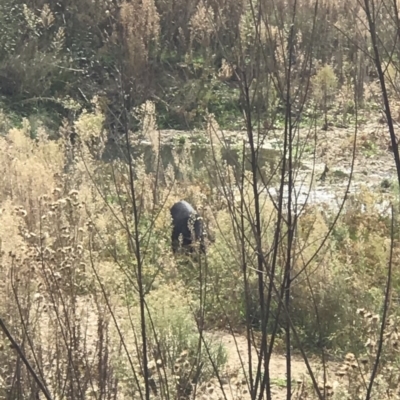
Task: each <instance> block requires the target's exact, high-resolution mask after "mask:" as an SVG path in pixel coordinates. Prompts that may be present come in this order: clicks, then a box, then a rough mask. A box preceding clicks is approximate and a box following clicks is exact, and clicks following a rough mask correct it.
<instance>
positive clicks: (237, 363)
mask: <svg viewBox="0 0 400 400" xmlns="http://www.w3.org/2000/svg"><path fill="white" fill-rule="evenodd" d="M207 336H208V337H210V338H213V339H214V340H216V341H217V342H219V343H221V344H222V345H223V346H224V347H225V349H226V351H227V356H228V361H227V366H228V369H229V372H228V373H229V374H230V373H232V375H234V372H235V371H242V367H241V366H242V365H244V366H245V368H246V373H247V369H248V363H249V361H248V351H247V339H246V337H245V336H243V335H237V334H235V337H233V336H232V334H231V333H228V332H222V331H215V332H208V333H207ZM252 363H253V365H254V367H253V370H255V369H256V363H257V352H256V349H255V348H254V347H253V349H252ZM310 364H311V367H312V370H313V373H314V374H315V375H316V378H317V381H318V382H322V381H323V372H322V364H321V362H320V361H319V360H317V359H316V358H315V357H313V358H311V359H310ZM338 367H339V365H338V364H337V363H335V362H332V361H328V362H327V376H328V381H329V382H330V383H332V382H331V380H333V379H334V377H335V375H334V371H335V370H336V369H337V368H338ZM270 376H271V382H272V385H271V391H272V395H273V400H283V399H286V357H285V355H282V354H272V356H271V361H270ZM238 377H239V379H241V377H243V374H242V373H241V372H239V374H238ZM303 378H305V379H306V380H309V379H310V378H309V375H308V373H307V367H306V364H305V363H304V360H303V358H302V357H301V356H300V355H292V382H293V381H294V382H293V387H292V390H293V391H294V392H295V393H294V395H293V397H292V398H293V399H296V398H297V397H296V389H297V388H298V384H297V381H300V380H303ZM223 387H224V391H225V394H226V396H227V399H228V400H236V399H237V398H238V397H241V398H242V399H249V398H250V396H249V395H248V394H243V393H240V396H239V393H238V392H237V390H236V389H235V388H234V385H233V384H232V380H231V383H229V382H226V383H225V385H224V386H223ZM221 394H222V392H221V393H220V395H221Z"/></svg>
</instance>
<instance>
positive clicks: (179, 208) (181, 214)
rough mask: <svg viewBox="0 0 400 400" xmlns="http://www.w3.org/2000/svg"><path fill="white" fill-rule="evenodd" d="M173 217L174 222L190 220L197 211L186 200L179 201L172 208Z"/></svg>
mask: <svg viewBox="0 0 400 400" xmlns="http://www.w3.org/2000/svg"><path fill="white" fill-rule="evenodd" d="M170 211H171V216H172V218H173V220H174V221H175V220H182V219H186V218H189V217H190V215H191V214H193V213H194V214H196V211H195V209H194V208H193V207H192V205H191V204H190V203H188V202H187V201H185V200H181V201H178V202H177V203H175V204H174V205H173V206H172V207H171V210H170Z"/></svg>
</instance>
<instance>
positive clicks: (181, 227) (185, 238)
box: [170, 200, 205, 254]
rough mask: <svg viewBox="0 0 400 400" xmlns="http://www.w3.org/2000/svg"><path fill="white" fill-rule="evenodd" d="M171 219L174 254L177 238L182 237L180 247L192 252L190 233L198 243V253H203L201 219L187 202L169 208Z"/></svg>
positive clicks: (179, 202)
mask: <svg viewBox="0 0 400 400" xmlns="http://www.w3.org/2000/svg"><path fill="white" fill-rule="evenodd" d="M170 211H171V217H172V225H173V228H172V236H171V242H172V251H173V252H174V254H175V253H176V252H177V250H178V248H179V236H180V235H182V247H183V249H184V250H188V251H189V252H190V253H192V252H193V248H194V246H193V245H192V244H193V243H192V238H193V236H192V232H193V233H194V239H195V241H196V242H200V251H201V252H202V253H205V245H204V226H203V219H202V218H201V217H200V216H199V215H198V214H197V212H196V210H195V209H194V208H193V207H192V206H191V204H189V203H188V202H187V201H184V200H182V201H178V202H177V203H175V204H174V205H173V206H172V207H171V210H170Z"/></svg>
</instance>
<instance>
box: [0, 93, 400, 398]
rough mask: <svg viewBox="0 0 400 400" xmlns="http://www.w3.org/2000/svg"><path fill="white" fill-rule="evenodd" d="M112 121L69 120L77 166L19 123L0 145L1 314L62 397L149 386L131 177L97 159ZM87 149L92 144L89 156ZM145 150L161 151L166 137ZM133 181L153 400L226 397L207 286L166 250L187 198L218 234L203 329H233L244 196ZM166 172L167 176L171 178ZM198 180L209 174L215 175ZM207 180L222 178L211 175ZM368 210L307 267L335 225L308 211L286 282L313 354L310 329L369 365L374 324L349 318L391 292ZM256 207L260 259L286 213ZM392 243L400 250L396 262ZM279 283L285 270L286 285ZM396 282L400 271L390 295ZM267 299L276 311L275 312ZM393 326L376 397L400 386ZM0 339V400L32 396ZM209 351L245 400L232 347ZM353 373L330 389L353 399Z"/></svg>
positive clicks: (60, 148) (255, 311)
mask: <svg viewBox="0 0 400 400" xmlns="http://www.w3.org/2000/svg"><path fill="white" fill-rule="evenodd" d="M95 102H96V100H95ZM95 104H96V103H95ZM103 121H104V119H103V116H102V112H101V110H100V108H96V109H95V111H94V112H93V113H84V114H82V116H81V117H80V119H79V120H77V121H76V122H75V129H77V130H78V131H79V132H80V133H81V141H80V143H78V145H77V147H76V149H75V154H74V157H73V158H71V152H70V150H71V147H70V144H69V142H68V141H67V140H66V139H65V138H66V137H68V135H65V134H64V135H62V137H61V138H60V139H59V140H57V141H54V140H49V139H48V137H47V135H46V130H45V129H44V128H43V129H41V130H40V131H39V135H38V137H37V139H36V140H32V139H30V138H29V136H28V132H29V125H28V123H27V122H25V125H24V128H22V129H15V128H13V129H11V130H10V131H9V132H8V135H7V136H6V137H1V138H0V165H1V168H2V173H1V178H0V179H1V184H0V187H1V189H0V201H1V204H2V208H1V214H0V237H1V264H0V282H2V283H1V286H0V297H1V298H3V299H5V301H3V302H1V304H0V315H1V317H2V318H3V319H4V320H5V322H6V324H7V325H8V326H9V328H10V329H11V331H12V334H13V335H14V336H15V338H16V339H17V341H18V343H20V345H21V347H22V349H23V351H24V352H25V354H26V355H27V357H28V359H29V361H30V362H31V364H32V365H33V367H34V369H35V370H36V371H37V373H38V375H39V376H40V377H41V378H42V379H43V380H44V381H45V383H46V385H47V386H48V388H49V390H50V391H51V393H52V394H53V395H54V397H55V398H58V397H62V396H66V397H71V398H72V397H78V398H83V397H85V396H96V397H98V396H100V394H101V395H102V396H103V397H105V398H110V399H111V398H115V396H116V397H117V398H124V397H129V398H132V397H137V396H139V394H140V391H141V390H143V376H142V374H141V364H140V363H141V351H142V348H141V341H142V339H141V330H140V329H141V327H140V318H139V303H138V295H137V275H136V273H137V263H136V261H135V257H134V255H133V252H132V248H133V246H134V244H133V243H132V236H131V235H130V234H128V230H129V232H133V221H132V218H131V217H130V216H131V215H132V200H131V198H130V196H131V193H130V190H129V175H128V168H127V166H126V164H124V162H122V161H114V162H111V163H104V162H102V161H100V156H101V154H102V152H103V151H104V140H103V132H102V126H103ZM210 126H211V125H210ZM217 128H218V127H217ZM63 129H64V130H66V131H67V130H68V129H69V128H68V126H64V127H63ZM155 129H156V127H155V126H153V127H152V129H151V132H153V134H154V130H155ZM209 129H210V135H212V132H211V131H212V129H211V128H209ZM64 133H65V132H64ZM214 137H216V136H214ZM86 143H91V145H90V146H89V147H87V146H86ZM152 143H153V145H154V147H155V151H157V147H156V146H157V141H156V140H152ZM217 160H218V162H220V163H222V161H221V160H220V159H219V158H217ZM208 161H209V160H208ZM208 165H211V164H208ZM66 166H68V172H67V173H66V172H65V168H66ZM180 168H181V169H183V170H184V172H185V173H186V175H184V176H189V175H190V169H191V168H192V165H191V162H190V160H187V161H186V162H185V159H183V158H182V162H181V164H180ZM218 171H219V173H218V179H219V180H220V181H223V180H225V181H224V182H231V180H232V176H233V173H232V170H231V169H229V168H225V167H224V165H219V166H218ZM135 173H136V175H137V176H136V178H135V185H136V187H137V188H138V193H137V194H136V201H137V204H138V206H139V209H140V215H141V219H140V222H139V231H140V234H141V243H142V251H143V253H142V254H143V284H144V288H145V291H146V293H147V295H146V302H147V306H148V311H149V314H148V316H147V322H146V327H147V332H148V357H149V361H150V364H149V369H150V375H151V376H150V386H151V390H152V396H154V397H161V396H163V397H169V398H171V397H173V398H189V397H193V396H194V394H195V393H196V397H199V396H200V397H201V398H205V397H207V398H211V399H212V398H214V397H215V396H216V397H215V398H218V397H219V396H220V388H219V383H217V381H216V380H215V371H214V370H213V367H212V364H211V362H210V360H209V357H208V355H207V354H206V353H207V352H206V351H205V349H204V345H203V349H202V352H201V354H199V353H198V344H199V336H198V332H197V327H196V322H197V323H198V322H199V316H200V310H201V307H200V298H199V293H200V290H204V287H203V283H204V281H201V280H200V279H199V271H200V270H199V264H196V262H194V261H190V260H186V259H183V258H181V259H179V258H178V259H174V258H173V257H172V256H171V250H170V244H169V235H170V228H169V218H170V217H169V207H170V205H172V204H173V203H174V202H175V201H177V200H180V199H181V198H185V199H187V200H189V201H191V202H193V204H195V205H196V207H197V208H199V209H200V210H203V211H204V215H205V216H206V218H205V219H206V221H207V224H208V226H209V230H210V231H212V232H213V234H214V242H213V243H212V245H211V246H210V247H209V251H208V259H207V268H208V269H207V282H208V283H207V285H208V286H207V297H206V301H205V302H204V303H203V305H202V307H204V311H205V317H204V320H203V323H204V324H205V326H206V327H208V328H216V327H220V328H226V327H228V326H229V327H230V328H234V329H238V330H240V329H241V328H242V327H243V324H244V310H245V297H244V290H243V287H244V286H243V274H242V269H241V263H240V254H241V252H242V249H241V247H240V241H239V240H238V237H239V236H238V235H239V232H238V231H237V229H236V223H235V220H236V218H238V217H239V216H240V213H239V212H240V210H239V206H240V202H239V201H238V200H239V199H240V197H239V198H238V195H237V192H235V194H234V192H233V191H232V193H230V195H229V196H221V193H218V190H216V189H215V187H214V188H212V189H210V188H209V187H208V186H207V185H208V182H209V181H207V180H206V179H204V178H203V179H200V178H199V179H198V180H197V181H196V182H194V183H191V182H190V181H189V180H184V181H183V182H182V183H181V184H179V185H177V184H176V185H173V184H172V183H171V182H172V181H170V183H168V187H167V188H165V187H163V186H162V184H159V186H157V185H156V184H155V180H156V176H155V175H154V174H146V173H145V168H144V165H143V163H142V162H141V161H140V160H139V161H137V162H136V168H135ZM168 176H169V175H168V174H165V177H167V178H166V179H168ZM203 177H207V173H206V172H204V175H203ZM212 178H213V179H214V181H215V180H217V178H216V176H213V177H212ZM214 181H213V182H214ZM154 190H157V191H158V195H159V197H158V203H157V204H154V202H153V200H154ZM243 198H244V200H245V204H246V206H247V207H248V213H247V212H246V215H247V217H246V220H245V225H244V234H245V235H246V238H247V240H246V244H245V249H244V250H245V252H246V254H247V262H248V266H249V267H250V268H249V272H248V284H249V287H250V289H251V293H252V295H251V296H250V299H249V301H250V304H249V306H250V312H251V314H252V317H253V318H254V323H256V322H257V321H258V319H259V306H258V299H257V274H256V262H257V261H256V257H255V255H254V248H255V243H254V238H253V235H252V227H251V225H252V224H251V223H250V221H252V219H254V212H253V211H252V210H253V199H252V191H251V187H246V188H245V191H244V193H243ZM374 202H375V198H374V195H372V194H371V193H369V192H363V193H361V194H360V195H359V196H358V198H356V199H355V201H353V203H352V204H351V205H349V207H348V208H347V209H346V210H345V213H344V215H343V218H341V220H340V222H339V224H338V226H337V228H336V230H335V232H334V234H333V236H332V238H331V239H330V241H329V242H328V245H327V246H326V247H325V248H324V251H323V252H321V253H320V255H319V256H318V257H316V258H315V259H314V261H313V262H312V263H310V264H309V265H308V266H307V267H306V268H305V266H306V263H307V260H308V259H309V258H310V257H311V256H312V254H313V253H314V251H315V250H316V249H317V248H318V246H319V244H320V243H321V240H322V238H323V237H324V235H325V234H326V233H327V231H328V226H329V223H330V221H329V217H328V216H326V215H325V214H321V212H319V210H318V209H317V208H315V207H312V206H310V207H308V208H307V211H306V212H305V213H303V214H302V216H301V217H300V220H299V229H298V242H297V245H298V248H299V249H300V250H299V252H298V255H297V256H296V258H295V261H294V264H293V265H294V273H300V272H301V273H300V275H299V278H298V279H296V280H295V281H294V283H293V290H292V296H293V301H292V307H293V308H292V310H291V312H292V313H293V321H294V323H295V325H296V327H297V328H298V330H299V333H300V335H301V337H302V340H303V342H304V343H305V344H306V346H310V345H311V343H312V342H313V341H316V340H320V338H319V337H318V335H317V332H320V334H321V335H322V336H321V337H322V340H325V341H327V342H328V343H329V346H330V347H331V348H333V349H335V350H337V351H339V350H348V349H349V348H350V347H354V348H355V350H354V351H355V352H358V354H360V355H361V354H362V353H363V351H364V350H363V349H364V344H365V343H366V338H367V337H368V338H369V339H370V341H369V342H368V343H369V344H367V347H366V349H367V350H366V351H367V355H368V356H370V359H369V361H368V363H369V364H368V365H369V366H370V365H371V362H372V356H373V354H374V352H373V348H372V347H371V343H372V341H373V340H374V341H375V342H376V328H377V327H376V326H372V325H371V326H369V325H368V327H367V328H366V330H365V332H364V331H362V332H360V326H363V323H364V322H363V321H359V322H357V324H355V325H354V324H353V320H354V319H355V316H356V314H355V311H356V309H357V308H362V307H368V308H370V309H373V310H374V312H377V311H378V310H379V307H380V298H381V297H380V295H379V292H378V289H377V288H379V287H380V285H382V284H383V282H384V278H385V273H386V272H385V271H386V261H385V260H386V259H387V255H388V250H389V249H388V237H389V225H388V221H386V220H385V218H383V217H380V216H379V215H377V214H376V212H374V211H373V208H372V207H368V205H372V204H374ZM362 204H367V212H364V211H362V210H363V208H362V207H361V205H362ZM161 205H163V207H161ZM229 209H230V211H229ZM261 209H262V212H261V214H262V215H261V221H262V226H263V248H264V249H265V251H266V252H267V251H268V249H270V248H271V246H272V244H273V233H274V224H275V223H276V219H277V216H276V211H275V208H274V206H273V205H272V203H271V201H270V200H269V199H268V198H267V197H265V199H264V200H263V202H262V204H261ZM154 212H156V213H154ZM155 216H157V218H156V219H154V218H155ZM152 222H154V225H153V224H152ZM282 235H283V236H284V235H285V231H283V232H282ZM397 249H398V242H397V240H396V242H395V251H396V254H397V251H398V250H397ZM285 254H286V252H285V246H284V242H282V248H281V249H280V250H279V255H278V261H279V262H278V265H283V264H284V262H285ZM203 267H204V265H203ZM304 268H305V271H303V269H304ZM372 271H373V274H372ZM204 272H205V270H203V273H204ZM281 273H282V270H281V269H279V268H278V269H277V271H276V279H277V282H279V280H280V279H281ZM399 278H400V276H399V275H398V272H397V271H396V272H395V274H394V284H395V285H396V287H397V285H398V281H399ZM203 279H204V275H203ZM275 300H276V299H274V301H275ZM273 304H274V306H273V308H276V303H273ZM315 307H316V308H317V309H318V310H319V313H320V319H319V321H317V320H316V318H315ZM364 314H365V313H364ZM150 316H151V319H150ZM391 318H392V320H391V321H392V322H391V323H390V324H389V325H388V329H389V328H390V329H391V330H390V329H389V330H388V332H387V334H386V337H387V340H388V341H389V342H388V343H389V344H388V346H389V347H387V349H388V350H387V353H385V357H384V359H383V367H382V370H381V371H382V372H380V374H379V380H380V381H382V383H381V386H380V387H385V388H390V390H397V386H395V383H393V380H392V378H390V379H389V378H387V377H388V375H387V374H386V372H384V371H386V370H391V371H392V370H393V368H394V369H395V365H396V364H395V363H396V357H395V355H396V354H397V353H396V345H395V342H396V340H397V339H396V338H395V331H394V327H395V325H396V323H395V322H394V321H397V319H396V318H397V317H396V316H395V315H393V316H392V317H391ZM371 320H373V319H371ZM392 328H393V329H392ZM389 331H390V332H389ZM0 340H1V343H2V350H1V351H0V359H1V363H0V364H1V367H0V368H1V372H2V373H1V374H0V375H1V376H2V381H0V396H1V397H7V396H11V397H12V396H14V394H15V393H20V396H21V398H25V397H26V398H28V397H29V393H35V392H37V390H38V389H37V387H36V386H35V384H34V383H33V382H32V380H31V379H30V377H29V375H28V373H27V372H26V370H25V368H24V367H23V366H22V365H21V361H20V360H19V359H18V358H17V357H16V355H15V353H14V351H13V349H11V348H9V347H8V346H7V342H6V340H5V338H4V337H2V338H1V339H0ZM207 347H209V349H210V352H211V356H212V360H213V361H214V362H215V365H216V367H217V368H218V370H219V371H220V372H221V374H222V377H223V378H224V379H225V380H226V382H228V383H226V384H225V385H226V388H228V387H229V385H231V386H234V387H235V390H234V391H233V392H232V394H231V396H232V397H233V398H234V399H241V398H246V396H248V389H247V388H246V387H245V385H244V384H243V382H242V378H241V377H239V378H235V382H233V381H231V380H232V379H234V376H233V375H235V374H237V373H236V372H235V373H234V374H233V373H231V372H229V370H227V369H224V364H225V362H226V355H225V353H224V350H223V349H222V348H221V347H220V346H219V345H218V344H217V343H216V342H215V341H214V340H212V339H211V338H210V339H207ZM186 351H187V353H186ZM391 351H392V353H391ZM350 367H351V366H350ZM385 368H386V369H385ZM350 370H351V368H350V369H349V368H347V369H346V372H345V373H344V374H343V377H344V376H346V377H347V378H346V379H348V380H349V382H350V383H351V384H350V383H349V384H348V381H346V380H345V379H344V378H343V379H342V378H341V380H340V379H339V380H338V382H337V383H335V385H334V386H332V387H329V388H328V389H329V390H330V391H332V393H333V395H334V396H338V394H337V393H344V392H343V391H344V390H345V391H347V392H346V393H349V395H350V396H353V397H350V398H355V397H354V396H355V395H356V394H355V393H359V391H360V390H362V388H361V386H357V385H359V384H358V383H357V382H359V377H358V375H357V377H355V376H354V377H353V375H351V376H350V375H349V371H350ZM343 371H344V370H343ZM360 373H361V372H360ZM346 374H347V375H346ZM390 376H392V375H390ZM193 381H195V382H196V384H197V386H198V387H197V388H196V385H195V386H193V385H192V383H193ZM229 382H230V383H229ZM302 382H303V381H302ZM307 382H308V381H307V380H304V382H303V383H301V385H302V386H301V385H300V384H299V385H300V386H299V388H298V398H312V391H311V389H310V388H309V383H307ZM343 382H345V383H343ZM347 385H348V386H347ZM352 385H355V386H352ZM385 385H386V386H385ZM353 387H354V390H353V389H352V388H353ZM377 390H378V389H377ZM379 390H381V389H379ZM388 390H389V389H388ZM307 396H308V397H307ZM8 398H9V397H8Z"/></svg>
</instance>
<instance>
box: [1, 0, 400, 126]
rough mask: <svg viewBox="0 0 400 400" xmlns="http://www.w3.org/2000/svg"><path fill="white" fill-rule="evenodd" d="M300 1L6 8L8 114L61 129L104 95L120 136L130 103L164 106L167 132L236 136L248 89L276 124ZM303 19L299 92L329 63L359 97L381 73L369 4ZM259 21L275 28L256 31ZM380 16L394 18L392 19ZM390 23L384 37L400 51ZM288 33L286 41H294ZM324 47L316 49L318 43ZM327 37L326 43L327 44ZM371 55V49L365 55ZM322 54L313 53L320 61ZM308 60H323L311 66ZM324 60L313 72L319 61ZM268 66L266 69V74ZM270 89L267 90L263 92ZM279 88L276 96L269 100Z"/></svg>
mask: <svg viewBox="0 0 400 400" xmlns="http://www.w3.org/2000/svg"><path fill="white" fill-rule="evenodd" d="M293 4H294V3H292V2H291V1H285V0H281V1H279V2H278V3H277V4H275V3H274V4H272V3H269V2H259V3H257V4H256V3H254V4H250V3H249V2H247V1H245V0H239V1H238V0H176V1H170V0H144V1H139V0H131V1H119V0H96V1H92V0H60V1H57V2H50V1H47V2H46V1H44V0H28V1H22V0H3V1H2V2H1V4H0V96H1V97H0V101H1V103H0V106H2V107H3V108H4V109H6V110H7V111H9V112H11V111H12V112H15V113H17V114H18V115H20V114H23V115H31V114H32V113H36V114H39V115H40V118H41V120H42V121H45V122H46V120H47V122H48V124H57V123H58V122H59V121H60V120H61V117H70V118H71V117H74V116H75V113H76V112H77V111H79V110H80V109H81V107H82V106H85V107H88V106H90V99H91V98H92V97H93V96H94V95H98V96H100V97H101V99H102V101H103V104H104V106H106V105H107V118H108V119H107V120H108V123H109V124H110V126H111V127H116V128H117V127H118V126H117V125H118V124H117V121H120V110H121V108H122V105H125V106H128V109H130V108H131V107H133V106H136V105H139V104H142V103H143V102H144V101H145V100H148V99H152V100H153V101H155V102H156V106H157V113H158V115H159V121H158V122H159V125H160V127H161V128H177V129H186V128H193V127H196V126H198V124H199V123H200V122H201V121H203V117H204V115H205V113H206V112H207V111H209V112H212V113H214V114H215V115H216V117H217V119H218V120H219V121H220V124H222V125H223V126H225V127H235V124H236V123H237V118H236V117H237V116H239V115H240V101H241V99H240V93H239V89H238V84H237V80H238V79H241V77H242V76H244V75H243V74H244V73H245V74H246V77H247V79H252V78H254V77H256V78H257V80H258V81H262V80H265V81H267V80H271V76H272V77H275V78H276V81H275V82H264V83H270V84H269V85H263V89H260V90H259V93H257V96H256V101H255V107H258V108H257V112H258V114H259V115H261V116H263V117H265V118H267V117H268V112H267V110H268V109H269V108H270V106H271V104H274V109H279V108H278V107H276V106H277V105H278V104H279V101H280V100H281V99H279V94H278V93H279V90H274V85H277V81H278V80H279V74H281V73H282V72H281V71H282V63H283V59H284V57H285V52H286V49H285V46H286V43H287V37H283V36H285V35H286V36H287V35H288V33H289V26H290V24H291V22H292V21H291V20H290V19H289V18H291V17H290V15H291V13H290V12H288V10H290V9H292V7H293ZM296 7H297V11H296V13H297V16H296V20H295V31H294V32H295V44H296V45H295V56H296V57H295V58H294V66H293V69H294V70H296V68H297V69H298V71H299V77H298V78H299V80H298V82H297V84H298V85H299V86H301V85H302V84H305V83H304V79H305V77H304V76H303V75H304V72H302V73H300V71H304V69H303V67H304V65H305V64H308V63H310V67H311V70H310V72H311V74H315V73H316V72H317V71H318V69H319V68H321V67H322V66H324V65H326V64H328V65H329V66H330V67H332V69H333V71H334V74H335V77H336V78H337V81H338V83H339V88H340V87H345V86H346V85H349V84H350V83H351V81H352V80H354V79H355V78H357V81H358V87H359V93H358V96H359V99H360V100H362V98H363V96H364V84H365V82H366V81H367V80H368V79H369V76H370V75H371V73H370V70H372V68H370V65H371V63H370V61H369V59H368V58H366V57H365V56H364V55H363V54H364V53H363V50H365V49H367V48H368V46H369V44H368V41H367V31H366V28H365V21H364V19H365V17H364V15H363V12H362V10H361V8H360V6H359V5H358V3H357V1H355V0H354V1H344V0H343V1H340V0H339V1H336V2H330V1H323V2H320V3H319V4H318V8H317V18H316V24H315V31H314V32H312V28H313V24H314V22H313V21H314V18H315V17H314V12H315V9H316V7H315V4H314V3H313V2H308V1H301V2H299V3H298V4H297V5H296ZM253 14H255V15H256V16H258V15H259V16H260V18H261V17H262V18H263V19H266V18H267V19H268V20H266V21H263V23H261V24H260V26H259V27H257V29H256V27H254V23H253V22H252V21H253ZM380 18H386V15H385V10H381V11H380ZM390 30H391V28H390V26H389V25H387V27H386V30H385V32H382V34H381V36H380V38H381V40H383V41H385V40H386V38H387V42H386V43H385V45H386V48H388V49H389V48H391V47H390V45H391V43H390V41H391V39H390V38H391V37H395V35H392V32H390ZM282 35H283V36H282ZM313 38H314V40H313ZM315 38H318V40H315ZM360 48H361V50H360ZM310 49H311V50H312V52H311V53H310ZM304 54H312V57H309V56H307V57H305V56H304ZM311 59H312V62H311ZM255 68H257V71H255V70H254V69H255ZM260 86H261V85H260ZM265 87H268V88H269V89H268V91H266V90H265Z"/></svg>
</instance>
